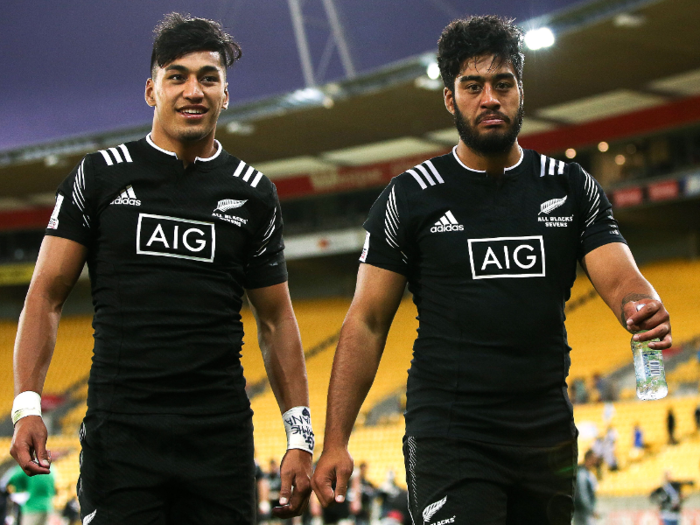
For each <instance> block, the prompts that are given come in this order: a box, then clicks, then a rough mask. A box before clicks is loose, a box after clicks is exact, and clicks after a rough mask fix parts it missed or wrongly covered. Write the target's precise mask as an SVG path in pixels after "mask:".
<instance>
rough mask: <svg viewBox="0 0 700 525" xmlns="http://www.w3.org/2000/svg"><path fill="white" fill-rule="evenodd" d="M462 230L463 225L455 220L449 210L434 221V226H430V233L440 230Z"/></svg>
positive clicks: (439, 231)
mask: <svg viewBox="0 0 700 525" xmlns="http://www.w3.org/2000/svg"><path fill="white" fill-rule="evenodd" d="M461 231H464V226H462V225H461V224H460V223H458V222H457V219H455V216H454V215H452V212H451V211H450V210H447V211H446V212H445V215H443V216H442V217H440V220H439V221H437V222H436V223H435V226H433V227H432V228H430V233H441V232H461Z"/></svg>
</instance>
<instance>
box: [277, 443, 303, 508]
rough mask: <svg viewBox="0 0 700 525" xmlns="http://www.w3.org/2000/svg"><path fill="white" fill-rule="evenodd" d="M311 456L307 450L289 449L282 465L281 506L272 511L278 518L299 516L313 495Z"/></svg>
mask: <svg viewBox="0 0 700 525" xmlns="http://www.w3.org/2000/svg"><path fill="white" fill-rule="evenodd" d="M312 460H313V457H312V456H311V454H309V453H308V452H306V451H305V450H298V449H294V448H292V449H289V450H287V453H286V454H285V455H284V457H283V458H282V464H281V465H280V478H281V479H282V486H281V487H280V504H279V506H277V507H274V508H273V509H272V514H274V515H275V516H276V517H277V518H280V519H287V518H292V517H294V516H299V515H300V514H301V513H302V512H304V509H306V505H307V504H308V502H309V495H310V494H311V471H312V467H311V464H312Z"/></svg>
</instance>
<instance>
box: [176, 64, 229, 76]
mask: <svg viewBox="0 0 700 525" xmlns="http://www.w3.org/2000/svg"><path fill="white" fill-rule="evenodd" d="M173 70H174V71H181V72H182V73H187V72H189V69H188V68H186V67H185V66H181V65H179V64H170V65H169V66H166V67H165V71H173ZM211 72H216V73H218V72H220V70H219V68H218V67H215V66H202V67H200V68H199V71H198V73H199V74H200V75H201V74H202V73H211Z"/></svg>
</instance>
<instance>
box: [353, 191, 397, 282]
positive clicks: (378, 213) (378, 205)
mask: <svg viewBox="0 0 700 525" xmlns="http://www.w3.org/2000/svg"><path fill="white" fill-rule="evenodd" d="M407 223H408V207H407V206H406V204H405V202H404V199H403V194H402V192H401V188H400V187H399V185H398V184H397V180H396V179H394V181H393V182H392V183H391V184H389V185H388V186H387V187H386V188H385V189H384V191H383V192H382V193H381V195H380V196H379V197H378V198H377V200H376V201H375V202H374V204H373V205H372V208H371V209H370V211H369V216H368V217H367V220H366V221H365V223H364V224H363V226H364V228H365V230H366V232H367V234H366V237H365V245H364V247H363V248H362V255H361V256H360V261H361V262H363V263H367V264H371V265H372V266H377V267H379V268H383V269H385V270H390V271H392V272H396V273H400V274H402V275H405V276H408V257H407V255H406V254H407V253H408V250H407V249H406V242H405V237H406V234H405V232H406V225H407Z"/></svg>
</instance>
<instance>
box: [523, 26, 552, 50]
mask: <svg viewBox="0 0 700 525" xmlns="http://www.w3.org/2000/svg"><path fill="white" fill-rule="evenodd" d="M553 44H554V33H552V30H551V29H549V28H548V27H539V28H537V29H531V30H530V31H528V32H527V33H525V45H526V46H527V47H528V49H531V50H532V51H536V50H537V49H542V48H545V47H550V46H552V45H553Z"/></svg>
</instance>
